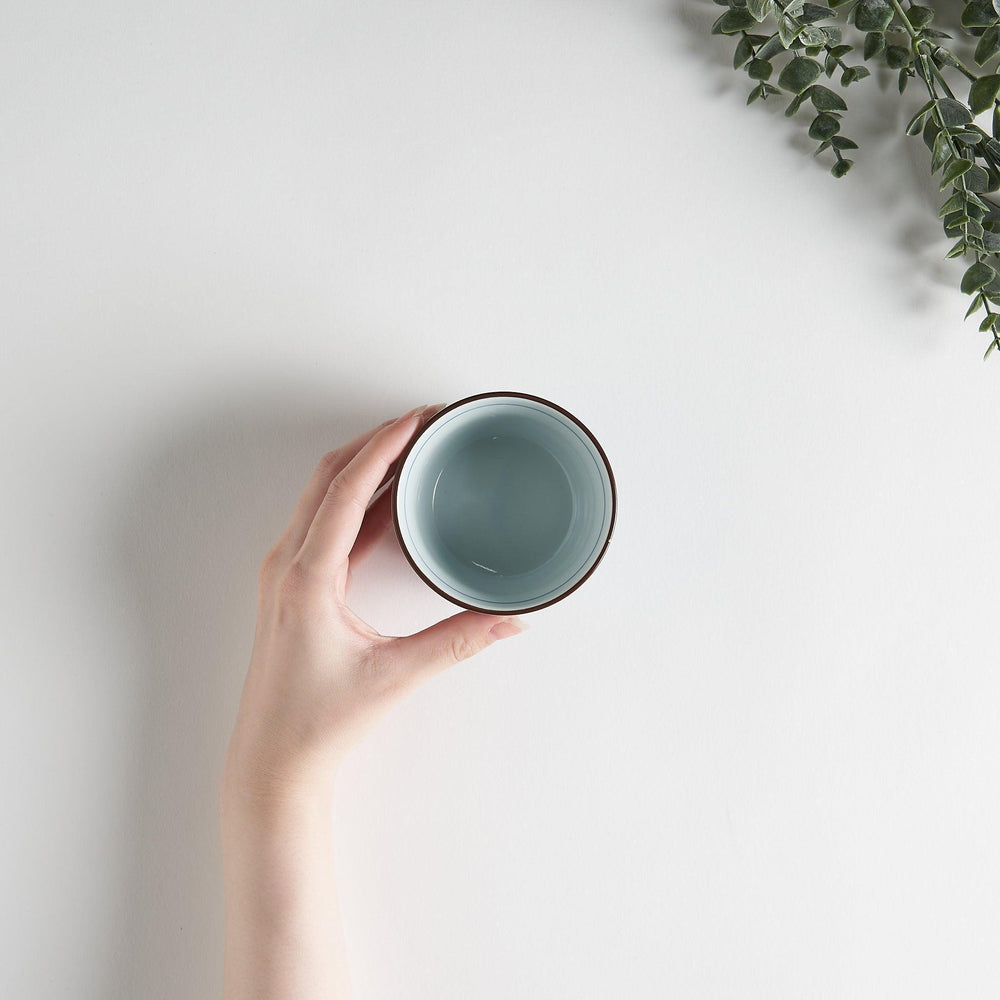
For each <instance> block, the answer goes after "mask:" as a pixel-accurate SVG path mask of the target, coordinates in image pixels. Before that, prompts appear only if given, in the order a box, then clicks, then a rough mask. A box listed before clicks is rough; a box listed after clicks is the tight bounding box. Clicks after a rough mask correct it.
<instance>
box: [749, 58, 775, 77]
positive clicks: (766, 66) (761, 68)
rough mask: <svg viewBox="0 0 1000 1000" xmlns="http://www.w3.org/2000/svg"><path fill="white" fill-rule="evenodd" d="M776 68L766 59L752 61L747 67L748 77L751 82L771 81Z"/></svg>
mask: <svg viewBox="0 0 1000 1000" xmlns="http://www.w3.org/2000/svg"><path fill="white" fill-rule="evenodd" d="M773 69H774V66H772V65H771V63H769V62H768V61H767V60H766V59H751V60H750V65H749V66H747V76H749V77H750V79H751V80H770V79H771V72H772V71H773Z"/></svg>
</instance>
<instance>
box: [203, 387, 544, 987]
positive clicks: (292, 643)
mask: <svg viewBox="0 0 1000 1000" xmlns="http://www.w3.org/2000/svg"><path fill="white" fill-rule="evenodd" d="M437 409H440V406H439V405H434V404H432V405H431V406H429V407H418V408H416V409H415V410H412V411H410V413H408V414H404V415H403V416H402V417H399V418H397V419H395V420H392V421H386V422H385V423H384V424H380V425H379V426H378V427H376V428H374V429H372V430H370V431H366V432H365V433H364V434H361V435H359V436H358V437H357V438H355V439H354V440H353V441H350V442H348V443H347V444H345V445H343V446H342V447H341V448H338V449H337V450H335V451H332V452H330V453H329V454H327V455H325V456H324V457H323V459H322V460H321V461H320V463H319V465H318V466H317V468H316V471H315V472H314V473H313V476H312V478H311V480H310V481H309V484H308V485H307V486H306V488H305V491H304V492H303V493H302V496H301V498H300V499H299V502H298V504H297V506H296V508H295V512H294V514H293V515H292V519H291V521H290V523H289V525H288V527H287V528H286V530H285V532H284V534H282V536H281V538H280V539H279V540H278V542H277V543H276V544H275V545H274V547H273V548H272V549H271V551H270V552H269V553H268V554H267V556H266V557H265V559H264V561H263V564H262V565H261V569H260V577H259V587H258V601H257V625H256V631H255V635H254V644H253V652H252V653H251V657H250V666H249V669H248V670H247V675H246V680H245V682H244V686H243V693H242V696H241V699H240V705H239V710H238V713H237V719H236V724H235V726H234V729H233V733H232V737H231V739H230V742H229V747H228V750H227V752H226V763H225V771H224V776H223V780H222V789H221V794H220V818H221V827H222V853H223V872H224V878H225V892H226V937H225V963H224V965H225V972H224V987H223V996H224V1000H251V998H253V1000H293V998H294V1000H347V998H349V997H350V996H351V987H350V977H349V974H348V965H347V958H346V955H345V950H344V937H343V931H342V927H341V922H340V912H339V907H338V902H337V890H336V883H335V877H334V866H333V847H334V840H333V827H332V816H331V814H332V803H333V792H334V785H335V781H334V779H335V776H336V773H337V770H338V767H339V766H340V763H341V762H342V761H343V759H344V757H345V755H346V754H347V753H348V752H349V751H350V750H351V748H352V747H354V746H355V745H356V744H357V743H358V741H360V740H361V739H362V738H363V737H364V736H365V735H366V734H367V733H368V732H369V731H370V730H371V728H372V727H373V726H374V725H375V723H376V722H377V721H378V720H379V719H380V718H382V717H383V716H384V715H385V714H386V713H387V712H388V711H389V710H390V709H391V708H392V707H393V706H394V705H395V704H397V703H398V702H399V701H400V699H402V698H404V697H405V696H406V694H407V693H408V692H410V691H412V690H413V689H414V688H415V687H416V686H417V685H419V684H422V683H423V682H424V681H426V680H428V679H429V678H431V677H433V676H434V675H436V674H438V673H440V672H441V671H443V670H446V669H447V668H448V667H450V666H453V665H455V664H456V663H459V662H461V661H462V660H466V659H468V658H469V657H471V656H473V655H475V654H476V653H478V652H480V651H481V650H483V649H485V648H486V647H487V646H489V645H491V644H492V643H493V642H496V641H497V640H498V639H500V638H506V637H508V636H510V635H516V634H518V632H519V631H521V630H522V629H523V628H524V627H526V626H525V623H523V622H521V621H520V620H519V619H518V618H516V617H511V616H494V615H487V614H480V613H478V612H474V611H463V612H460V613H459V614H456V615H453V616H451V617H450V618H446V619H444V620H443V621H440V622H438V623H436V624H434V625H431V626H430V627H429V628H426V629H423V630H422V631H420V632H417V633H415V634H413V635H408V636H386V635H382V634H380V633H379V632H377V631H376V630H375V629H373V628H372V627H371V626H370V625H368V624H367V623H366V622H364V621H362V619H361V618H359V617H358V616H357V615H356V614H354V612H352V611H351V610H350V608H349V607H348V605H347V600H348V596H349V592H350V584H351V575H352V572H353V571H355V570H356V569H357V567H358V566H359V565H361V563H362V562H363V561H364V559H365V557H366V556H367V555H368V554H369V553H370V552H371V551H372V549H373V548H374V547H375V546H376V545H377V544H378V542H379V540H380V539H381V538H382V537H383V535H384V534H385V533H386V531H387V530H388V528H389V526H390V525H391V509H390V506H389V502H390V493H389V491H388V490H387V489H385V488H384V487H385V484H386V482H387V481H388V479H389V477H390V476H391V473H392V465H393V463H394V462H395V461H396V459H397V458H398V457H399V456H400V454H401V453H402V451H403V449H404V448H405V447H406V445H407V443H408V442H409V441H410V439H411V438H412V436H413V435H414V433H416V431H417V429H418V428H419V427H420V425H421V422H422V421H423V420H426V419H427V417H428V416H429V415H431V414H433V413H434V412H435V410H437ZM380 490H381V493H380V492H379V491H380Z"/></svg>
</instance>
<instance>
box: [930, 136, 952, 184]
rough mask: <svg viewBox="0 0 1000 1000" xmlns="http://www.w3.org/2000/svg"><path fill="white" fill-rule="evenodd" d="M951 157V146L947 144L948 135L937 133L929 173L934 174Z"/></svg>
mask: <svg viewBox="0 0 1000 1000" xmlns="http://www.w3.org/2000/svg"><path fill="white" fill-rule="evenodd" d="M950 156H951V145H950V144H949V142H948V133H947V132H944V131H941V132H938V134H937V138H936V139H935V140H934V150H933V152H932V153H931V173H932V174H936V173H937V172H938V171H939V170H940V169H941V168H942V167H943V166H944V165H945V163H946V161H947V160H948V159H949V157H950Z"/></svg>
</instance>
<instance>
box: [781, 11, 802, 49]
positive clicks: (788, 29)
mask: <svg viewBox="0 0 1000 1000" xmlns="http://www.w3.org/2000/svg"><path fill="white" fill-rule="evenodd" d="M799 30H800V26H799V25H795V24H793V23H792V22H791V21H789V20H788V18H787V17H779V18H778V37H779V38H781V44H782V45H784V46H785V48H786V49H787V48H790V47H791V44H792V42H794V41H795V38H796V36H797V35H798V33H799Z"/></svg>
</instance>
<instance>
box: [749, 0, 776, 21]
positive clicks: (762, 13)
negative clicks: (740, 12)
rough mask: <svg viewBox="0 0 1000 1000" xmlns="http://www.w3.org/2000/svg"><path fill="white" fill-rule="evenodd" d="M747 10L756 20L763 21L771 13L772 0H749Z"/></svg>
mask: <svg viewBox="0 0 1000 1000" xmlns="http://www.w3.org/2000/svg"><path fill="white" fill-rule="evenodd" d="M747 10H748V11H749V12H750V14H751V16H752V17H753V19H754V20H755V21H763V20H764V18H765V17H767V15H768V14H770V13H771V0H747Z"/></svg>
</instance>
